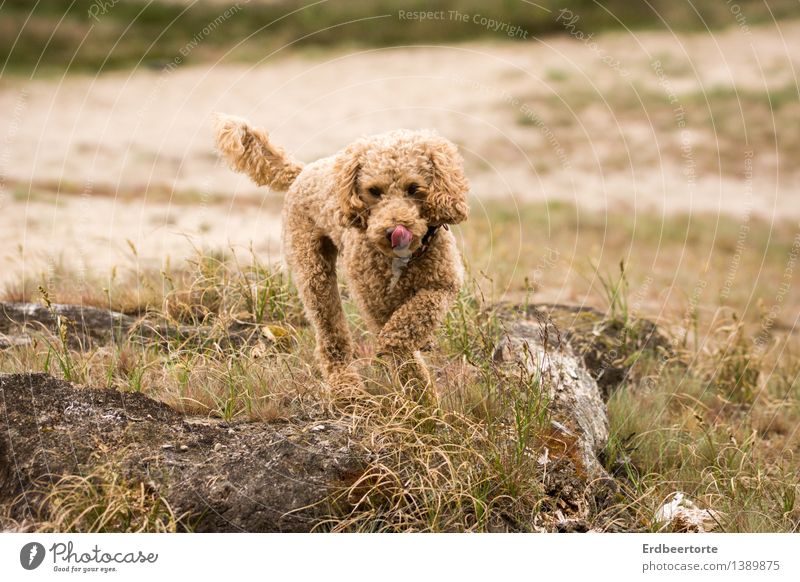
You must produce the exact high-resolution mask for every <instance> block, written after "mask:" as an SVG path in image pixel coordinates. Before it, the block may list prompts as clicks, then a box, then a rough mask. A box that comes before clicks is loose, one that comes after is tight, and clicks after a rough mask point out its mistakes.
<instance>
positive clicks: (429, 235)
mask: <svg viewBox="0 0 800 582" xmlns="http://www.w3.org/2000/svg"><path fill="white" fill-rule="evenodd" d="M440 228H444V229H445V230H450V227H449V226H447V225H446V224H437V225H436V226H429V227H428V230H427V232H426V233H425V235H424V236H423V237H422V243H421V244H420V245H419V248H418V249H417V250H415V251H414V253H413V254H412V255H411V258H412V259H416V258H418V257H421V256H422V255H424V254H425V251H427V250H428V247H429V246H430V244H431V240H433V237H435V236H436V233H437V232H439V229H440Z"/></svg>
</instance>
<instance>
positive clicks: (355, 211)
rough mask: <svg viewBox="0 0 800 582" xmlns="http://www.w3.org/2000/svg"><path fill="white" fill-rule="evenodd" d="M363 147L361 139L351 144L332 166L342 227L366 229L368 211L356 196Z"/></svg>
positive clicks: (365, 205)
mask: <svg viewBox="0 0 800 582" xmlns="http://www.w3.org/2000/svg"><path fill="white" fill-rule="evenodd" d="M365 147H366V143H365V141H364V140H363V139H362V140H358V141H356V142H353V143H352V144H350V145H349V146H347V147H346V148H345V149H344V151H342V152H341V153H340V154H339V155H338V156H337V158H336V162H335V164H334V168H333V171H334V176H335V184H334V188H335V189H336V191H335V194H336V197H337V199H338V200H339V209H340V211H341V224H342V226H344V227H349V226H355V227H356V228H360V229H366V228H367V215H368V213H369V210H368V208H367V204H366V203H365V202H364V201H363V200H362V199H361V196H359V195H358V172H359V170H360V169H361V157H362V155H363V153H364V149H365Z"/></svg>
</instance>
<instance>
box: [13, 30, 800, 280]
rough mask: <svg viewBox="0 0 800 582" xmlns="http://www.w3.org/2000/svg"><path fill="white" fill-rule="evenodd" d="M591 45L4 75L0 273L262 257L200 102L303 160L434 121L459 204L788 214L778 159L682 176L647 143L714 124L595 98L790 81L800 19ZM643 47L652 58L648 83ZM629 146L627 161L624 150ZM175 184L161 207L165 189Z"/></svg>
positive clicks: (690, 137) (250, 208)
mask: <svg viewBox="0 0 800 582" xmlns="http://www.w3.org/2000/svg"><path fill="white" fill-rule="evenodd" d="M593 42H594V43H595V44H587V43H585V42H582V41H580V40H578V39H576V38H572V37H570V36H563V37H557V38H546V39H540V40H532V41H530V42H528V43H524V44H522V43H515V44H507V43H504V44H490V43H481V44H466V45H458V46H450V47H445V46H443V47H414V48H408V47H405V48H387V49H374V50H364V51H360V52H352V53H350V52H340V53H334V54H327V55H322V54H318V53H317V54H313V55H312V54H311V53H308V54H291V55H279V56H278V58H272V59H269V60H266V61H264V62H262V63H259V64H257V65H224V66H209V67H193V68H182V69H177V70H174V71H172V72H169V71H153V70H144V69H142V70H135V71H131V72H124V73H113V74H104V75H102V76H99V77H96V78H95V77H87V76H77V75H76V76H69V77H65V78H57V79H46V80H35V81H30V80H25V79H21V78H18V77H17V78H4V79H2V80H0V111H3V112H4V114H3V115H2V117H0V186H1V187H2V188H1V189H0V251H2V256H0V272H2V274H1V275H0V281H2V280H7V279H8V278H9V277H11V276H13V275H14V273H17V272H19V271H20V269H22V268H23V267H24V268H25V269H26V270H36V269H40V268H42V266H43V265H44V266H46V265H47V264H52V263H53V262H54V261H59V260H61V261H64V260H66V261H73V262H75V263H76V264H78V265H81V266H83V267H86V268H91V269H99V270H102V269H106V268H108V267H110V266H111V265H114V264H118V263H120V262H123V261H126V260H130V255H131V251H130V244H132V245H133V246H135V247H136V249H137V251H138V255H139V257H140V259H141V260H142V261H147V262H149V263H152V264H156V263H158V262H160V261H162V260H163V259H164V258H165V257H167V256H169V257H171V258H172V259H173V260H175V259H179V258H180V257H182V256H184V255H186V254H187V253H190V252H191V250H192V247H193V246H194V247H209V248H211V247H216V248H219V247H225V246H228V245H233V246H236V247H247V246H249V245H250V244H251V243H252V244H253V245H254V248H255V249H256V250H257V251H258V252H259V253H270V255H275V256H277V254H278V253H279V251H278V245H277V240H278V232H279V215H278V212H279V206H278V204H276V199H275V197H276V196H277V195H275V194H268V193H265V192H263V191H262V192H259V191H258V190H257V189H255V187H254V186H253V185H251V184H250V183H249V182H248V181H247V180H246V179H245V178H243V177H239V176H237V175H234V174H233V173H231V172H230V171H229V170H228V169H227V168H225V167H223V166H222V165H220V164H219V162H218V161H217V158H216V155H215V154H214V152H213V150H212V143H211V131H210V120H211V115H212V113H213V112H215V111H224V112H229V113H235V114H238V115H242V116H245V117H248V118H251V119H252V120H253V121H255V122H257V123H258V124H260V125H262V126H264V127H266V128H268V129H269V130H270V132H271V134H272V136H273V139H274V140H275V141H276V142H277V143H280V144H282V145H284V146H285V147H286V148H287V149H289V150H290V151H291V152H293V153H294V154H295V155H296V156H298V157H299V158H301V159H305V160H313V159H315V158H317V157H319V156H323V155H328V154H330V153H332V152H334V151H336V150H338V149H339V148H341V147H342V146H343V145H345V144H346V143H348V142H349V141H351V140H352V139H353V138H355V137H357V136H358V135H362V134H367V133H374V132H379V131H383V130H387V129H390V128H395V127H398V126H406V127H433V128H436V129H438V130H439V131H440V132H441V133H443V134H444V135H446V136H448V137H449V138H451V139H452V140H454V141H455V142H457V143H458V144H459V145H460V146H461V148H462V150H463V152H464V155H465V158H466V160H467V165H468V172H469V175H470V178H471V182H472V185H473V188H472V191H473V196H474V200H475V204H476V205H477V206H479V205H480V201H481V200H483V199H486V198H490V197H499V198H508V199H512V198H513V199H516V200H517V201H519V202H521V201H530V200H533V201H544V200H564V201H569V202H574V203H576V204H579V205H581V206H587V207H589V208H597V209H602V208H606V207H615V206H619V205H624V206H625V207H626V208H629V209H630V211H631V212H683V211H685V212H714V213H716V212H729V213H734V214H745V213H748V212H751V211H752V212H755V213H757V214H761V215H764V216H766V217H773V216H779V217H784V218H786V217H789V218H796V217H800V205H798V204H797V203H796V201H795V200H796V196H795V199H793V196H794V192H795V191H796V189H797V187H798V183H800V180H798V177H797V173H796V169H795V168H794V167H792V166H793V164H788V163H787V162H786V161H785V160H780V159H778V158H777V157H776V156H775V155H771V156H770V155H769V153H766V154H764V155H757V156H756V158H755V159H754V161H753V168H752V170H753V171H752V175H748V176H743V174H742V172H736V173H730V174H724V173H723V174H721V173H719V172H716V173H715V172H698V173H696V174H695V175H692V176H691V177H689V176H687V163H688V162H687V160H686V159H684V158H682V157H681V156H680V155H677V156H666V155H664V156H662V151H666V150H667V149H668V148H669V147H672V148H673V149H674V146H675V144H676V143H679V142H680V140H681V139H684V137H685V139H686V140H687V141H688V142H689V143H690V145H696V144H699V143H701V142H704V141H705V142H707V143H711V144H712V146H713V143H714V139H716V136H715V135H713V134H711V135H707V134H704V133H702V132H699V131H697V132H689V133H686V134H683V133H682V132H681V128H680V127H679V126H678V125H677V121H676V124H675V126H674V127H672V128H669V127H668V128H667V129H664V128H663V127H659V126H657V125H655V124H651V123H650V122H649V121H648V118H647V115H643V116H641V117H640V118H639V119H636V120H631V119H620V118H618V117H617V115H616V114H615V111H614V109H613V104H609V103H606V102H604V99H603V95H605V94H607V93H610V92H614V91H617V92H618V91H619V90H620V89H622V90H625V89H630V90H631V91H632V94H637V92H641V91H662V92H664V93H665V94H667V95H668V96H669V95H674V96H675V98H676V99H677V100H678V102H679V101H680V98H681V96H682V95H691V94H696V93H697V92H698V91H706V92H713V91H716V90H719V89H726V88H736V89H737V90H741V91H765V90H770V89H772V88H780V87H783V86H786V85H787V84H796V78H795V63H794V61H793V60H792V58H793V55H798V54H800V22H784V23H781V25H780V28H776V27H775V26H774V25H772V26H767V27H761V28H751V29H750V30H749V31H743V30H741V29H740V28H737V27H734V28H731V29H730V30H727V31H723V32H719V33H715V34H713V35H711V34H708V33H705V34H696V35H694V34H692V35H683V36H675V35H673V34H671V33H653V32H648V33H636V34H613V35H605V36H602V37H596V38H595V39H593ZM656 60H658V61H661V62H662V63H663V64H664V71H665V73H664V74H663V75H661V76H659V75H658V74H656V69H655V68H654V67H653V62H654V61H656ZM609 63H614V64H613V65H610V64H609ZM667 65H669V66H667ZM564 79H567V81H565V80H564ZM585 89H594V90H596V91H597V93H598V97H597V103H596V106H594V105H593V106H592V107H591V108H589V109H588V110H587V109H584V110H582V111H584V113H581V114H580V115H578V114H577V113H575V114H574V117H573V119H572V120H571V122H570V123H569V124H568V126H567V127H566V128H565V127H564V126H563V124H562V125H559V126H558V127H556V126H552V127H551V124H550V122H549V117H550V115H551V114H552V115H555V111H554V110H553V108H554V106H553V103H560V104H562V105H564V104H566V105H564V106H561V107H560V114H562V115H563V113H564V111H567V113H568V114H569V112H570V106H569V105H570V102H569V98H570V95H571V93H572V92H573V91H576V90H585ZM526 106H527V107H530V109H526ZM585 111H588V112H589V113H590V114H586V113H585ZM533 115H535V116H536V117H535V118H534V117H533ZM741 115H742V116H743V117H745V116H746V115H747V112H746V111H744V110H743V111H742V112H741ZM536 119H538V120H540V121H536ZM646 152H650V155H649V157H647V156H644V159H645V160H646V162H640V161H638V160H639V158H642V154H643V153H646ZM615 157H616V158H618V162H617V163H614V164H609V163H608V160H609V159H614V158H615ZM619 160H621V162H620V161H619ZM689 173H692V172H689ZM177 193H180V194H181V196H180V200H177V199H171V197H172V196H173V194H177ZM262 198H263V200H265V201H266V203H265V204H262V202H261V201H262ZM477 215H478V216H479V215H480V211H478V213H477ZM128 241H130V244H129V242H128Z"/></svg>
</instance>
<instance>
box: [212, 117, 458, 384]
mask: <svg viewBox="0 0 800 582" xmlns="http://www.w3.org/2000/svg"><path fill="white" fill-rule="evenodd" d="M215 130H216V142H217V147H218V148H219V150H220V152H221V153H222V155H223V156H224V157H225V158H226V159H227V161H228V162H229V163H230V164H231V166H232V167H233V168H234V169H235V170H237V171H239V172H243V173H246V174H247V175H248V176H250V178H251V179H253V181H255V182H256V183H257V184H259V185H262V186H269V187H270V188H272V189H273V190H279V191H284V190H286V191H288V192H287V194H286V203H285V206H284V209H283V244H284V254H285V256H286V261H287V263H288V265H289V268H290V269H291V272H292V274H293V277H294V280H295V282H296V284H297V288H298V290H299V292H300V298H301V299H302V301H303V305H304V306H305V311H306V314H307V316H308V318H309V320H311V322H312V323H313V325H314V328H315V330H316V339H317V358H318V360H319V364H320V366H321V367H322V370H323V371H324V373H325V376H326V378H327V380H328V383H329V385H331V386H333V387H350V388H352V387H358V386H360V380H359V377H358V375H357V374H355V373H354V371H353V370H352V369H351V363H352V360H353V347H352V343H351V340H350V334H349V332H348V328H347V322H346V321H345V315H344V311H343V310H342V304H341V300H340V297H339V287H338V285H337V280H336V261H337V258H338V257H340V256H341V258H342V260H343V261H344V269H345V271H346V273H347V277H348V280H349V289H350V291H351V293H352V296H353V297H354V298H355V300H356V302H357V304H358V306H359V308H360V310H361V313H362V314H363V316H364V319H365V320H366V323H367V325H368V326H369V328H370V330H371V331H372V332H373V333H374V334H375V335H376V337H377V352H378V354H379V356H383V357H385V358H387V359H388V360H389V361H390V362H391V363H392V364H393V365H394V366H395V369H396V370H398V371H399V372H400V380H401V381H402V382H404V383H411V384H415V386H416V389H415V391H419V390H420V389H421V388H422V389H425V388H427V387H430V384H431V381H430V377H429V375H428V372H427V369H426V367H425V364H424V361H423V360H422V357H421V355H420V349H422V348H423V347H425V346H427V345H428V344H429V343H430V341H431V340H432V338H433V335H434V333H435V331H436V329H437V327H438V326H439V325H440V324H441V322H442V320H443V319H444V316H445V313H446V311H447V309H448V306H449V304H450V303H451V301H452V299H453V298H454V297H455V296H456V294H457V293H458V291H459V288H460V287H461V283H462V279H463V271H462V265H461V260H460V257H459V253H458V250H457V248H456V242H455V239H454V237H453V235H452V233H451V232H450V231H449V229H448V228H447V225H448V224H456V223H459V222H462V221H463V220H466V218H467V215H468V213H469V207H468V206H467V199H466V194H467V190H468V188H469V186H468V184H467V180H466V178H465V177H464V172H463V169H462V159H461V156H460V155H459V153H458V151H457V150H456V147H455V146H454V145H453V144H452V143H450V142H449V141H448V140H446V139H444V138H442V137H439V136H438V135H437V134H435V133H433V132H430V131H409V130H397V131H391V132H388V133H384V134H381V135H376V136H372V137H366V138H362V139H359V140H358V141H356V142H354V143H352V144H350V145H349V146H348V147H346V148H345V149H344V150H343V151H341V152H339V153H338V154H336V155H334V156H330V157H327V158H323V159H321V160H317V161H316V162H313V163H311V164H308V165H306V166H304V165H303V164H302V163H300V162H297V161H295V160H293V159H291V158H290V157H289V156H288V155H287V154H286V152H284V150H283V149H281V148H280V147H278V146H275V145H273V144H272V143H270V141H269V136H268V135H267V133H266V132H265V131H263V130H261V129H258V128H255V127H252V126H250V125H249V124H248V122H247V121H245V120H243V119H240V118H237V117H231V116H222V115H220V116H218V117H217V119H216V124H215ZM418 395H419V393H418Z"/></svg>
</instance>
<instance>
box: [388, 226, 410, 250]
mask: <svg viewBox="0 0 800 582" xmlns="http://www.w3.org/2000/svg"><path fill="white" fill-rule="evenodd" d="M412 238H414V235H413V234H411V231H410V230H408V229H407V228H406V227H405V226H403V225H402V224H399V225H397V226H396V227H395V228H394V230H393V231H392V248H396V247H407V246H408V245H410V244H411V239H412Z"/></svg>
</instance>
